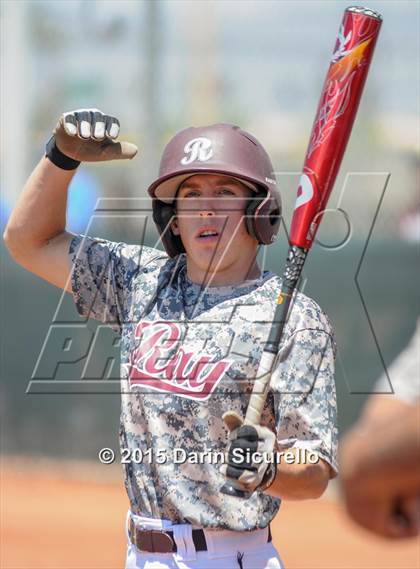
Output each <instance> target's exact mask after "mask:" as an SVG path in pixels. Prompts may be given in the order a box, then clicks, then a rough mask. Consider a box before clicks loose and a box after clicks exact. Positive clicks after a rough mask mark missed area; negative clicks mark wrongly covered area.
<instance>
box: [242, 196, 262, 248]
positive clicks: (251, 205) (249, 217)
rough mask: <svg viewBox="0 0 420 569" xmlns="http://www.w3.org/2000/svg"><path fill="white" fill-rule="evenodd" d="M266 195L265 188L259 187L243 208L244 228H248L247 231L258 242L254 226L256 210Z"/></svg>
mask: <svg viewBox="0 0 420 569" xmlns="http://www.w3.org/2000/svg"><path fill="white" fill-rule="evenodd" d="M266 195H267V192H266V191H265V190H261V189H259V190H258V192H257V193H256V194H254V195H253V196H252V198H250V199H249V201H248V205H247V206H246V208H245V216H246V217H245V222H246V228H247V230H248V233H249V234H250V235H251V236H252V237H254V238H255V239H257V241H258V242H260V239H259V236H258V235H257V232H256V227H255V219H256V211H257V209H258V207H259V206H260V204H261V202H262V201H263V199H264V198H265V197H266Z"/></svg>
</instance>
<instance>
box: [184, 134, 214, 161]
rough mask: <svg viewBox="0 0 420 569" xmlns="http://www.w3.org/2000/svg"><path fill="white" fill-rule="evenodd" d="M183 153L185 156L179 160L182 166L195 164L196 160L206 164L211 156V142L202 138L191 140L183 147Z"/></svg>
mask: <svg viewBox="0 0 420 569" xmlns="http://www.w3.org/2000/svg"><path fill="white" fill-rule="evenodd" d="M184 152H185V156H184V158H183V159H182V160H181V164H182V165H183V166H187V164H191V162H195V161H196V160H198V161H199V162H206V161H207V160H210V158H211V157H212V156H213V148H212V143H211V140H210V139H209V138H205V137H204V136H201V137H199V138H193V139H192V140H189V141H188V142H187V144H186V145H185V146H184Z"/></svg>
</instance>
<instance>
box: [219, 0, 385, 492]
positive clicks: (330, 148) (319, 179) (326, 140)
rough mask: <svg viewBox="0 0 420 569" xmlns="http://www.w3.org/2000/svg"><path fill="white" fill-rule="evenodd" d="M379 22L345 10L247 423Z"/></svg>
mask: <svg viewBox="0 0 420 569" xmlns="http://www.w3.org/2000/svg"><path fill="white" fill-rule="evenodd" d="M381 23H382V17H381V15H380V14H378V13H377V12H374V11H373V10H369V9H368V8H362V7H356V6H352V7H350V8H347V9H346V10H345V12H344V17H343V20H342V22H341V26H340V30H339V32H338V36H337V40H336V42H335V46H334V51H333V55H332V59H331V62H330V67H329V69H328V72H327V76H326V78H325V82H324V85H323V88H322V92H321V98H320V101H319V105H318V109H317V112H316V116H315V121H314V124H313V127H312V132H311V136H310V140H309V145H308V150H307V152H306V157H305V162H304V166H303V172H302V176H301V178H300V183H299V188H298V192H297V199H296V204H295V210H294V214H293V218H292V223H291V228H290V234H289V245H290V247H289V252H288V255H287V260H286V266H285V269H284V273H283V278H282V287H281V292H280V295H279V297H278V301H277V307H276V311H275V314H274V320H273V322H272V325H271V330H270V334H269V337H268V340H267V342H266V344H265V346H264V351H263V353H262V356H261V361H260V364H259V368H258V372H257V378H256V380H255V383H254V387H253V390H252V394H251V397H250V401H249V404H248V409H247V412H246V416H245V421H244V423H246V424H252V425H257V424H259V422H260V420H261V413H262V410H263V407H264V403H265V399H266V396H267V392H268V388H269V385H270V377H271V371H272V368H273V365H274V363H275V360H276V356H277V354H278V351H279V346H280V342H281V337H282V333H283V330H284V327H285V324H286V321H287V315H288V313H289V308H290V303H291V300H292V296H293V293H294V291H295V289H296V287H297V285H298V282H299V278H300V275H301V273H302V269H303V265H304V263H305V259H306V256H307V254H308V251H309V249H310V248H311V246H312V243H313V241H314V238H315V235H316V232H317V230H318V227H319V224H320V222H321V219H322V214H323V211H324V210H325V207H326V205H327V202H328V198H329V196H330V194H331V191H332V188H333V186H334V182H335V179H336V177H337V173H338V170H339V168H340V164H341V161H342V159H343V155H344V151H345V149H346V146H347V142H348V139H349V137H350V133H351V129H352V126H353V122H354V119H355V116H356V112H357V108H358V106H359V102H360V98H361V95H362V91H363V87H364V84H365V81H366V77H367V73H368V70H369V65H370V62H371V60H372V56H373V51H374V48H375V44H376V40H377V38H378V34H379V30H380V27H381ZM230 413H231V412H229V414H230ZM222 490H223V492H225V493H227V494H231V495H235V496H239V497H245V496H246V493H245V492H243V491H242V490H240V489H239V488H237V487H235V485H234V483H232V484H231V483H227V484H225V486H224V487H223V489H222Z"/></svg>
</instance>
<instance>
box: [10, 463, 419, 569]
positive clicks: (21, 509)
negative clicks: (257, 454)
mask: <svg viewBox="0 0 420 569" xmlns="http://www.w3.org/2000/svg"><path fill="white" fill-rule="evenodd" d="M1 474H2V477H1V557H0V567H1V569H93V568H95V569H99V568H101V569H119V568H123V567H124V559H125V535H124V529H123V528H124V520H125V514H126V511H127V505H128V502H127V498H126V495H125V491H124V488H123V484H122V480H121V479H120V476H119V470H118V469H117V468H114V467H106V466H103V467H98V466H96V465H86V464H84V463H53V462H45V461H44V462H42V463H41V464H40V463H34V462H31V461H28V460H14V461H10V460H9V459H8V460H5V459H3V461H2V469H1ZM272 527H273V539H274V543H275V545H276V547H277V548H278V550H279V552H280V555H281V556H282V558H283V561H284V563H285V566H286V567H287V569H315V568H316V569H355V568H357V569H369V568H372V569H373V568H375V569H379V568H380V569H397V568H398V569H417V568H419V567H420V553H419V552H420V547H419V542H418V541H417V542H413V541H410V542H398V543H397V542H395V543H387V542H384V541H382V540H379V539H376V538H373V537H371V536H370V535H369V534H367V533H365V532H363V531H361V530H358V529H357V528H355V527H354V526H353V525H352V524H351V523H350V522H349V521H348V520H347V519H346V518H345V517H344V515H343V513H342V511H341V508H340V506H339V505H338V504H337V502H335V501H334V500H332V499H331V498H328V499H327V498H323V499H322V500H317V501H313V502H312V501H311V502H305V503H303V502H302V503H290V502H289V503H286V504H284V505H283V507H282V509H281V511H280V513H279V515H278V516H277V517H276V519H275V521H274V523H273V526H272ZM221 569H224V568H221ZM226 569H227V568H226Z"/></svg>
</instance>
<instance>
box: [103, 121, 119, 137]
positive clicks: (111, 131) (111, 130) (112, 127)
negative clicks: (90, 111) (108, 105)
mask: <svg viewBox="0 0 420 569" xmlns="http://www.w3.org/2000/svg"><path fill="white" fill-rule="evenodd" d="M105 133H106V136H108V137H109V138H113V139H115V138H117V137H118V135H119V133H120V121H119V120H118V119H116V118H115V117H110V116H105Z"/></svg>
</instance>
